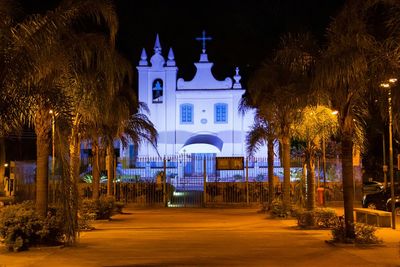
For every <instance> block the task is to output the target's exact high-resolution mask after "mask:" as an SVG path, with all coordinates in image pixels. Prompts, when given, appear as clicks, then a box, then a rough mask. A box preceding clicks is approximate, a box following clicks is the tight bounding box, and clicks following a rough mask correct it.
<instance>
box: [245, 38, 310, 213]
mask: <svg viewBox="0 0 400 267" xmlns="http://www.w3.org/2000/svg"><path fill="white" fill-rule="evenodd" d="M315 54H316V45H315V42H314V41H313V39H312V37H311V36H310V35H309V34H298V35H292V34H288V35H285V36H284V37H282V39H281V44H280V48H279V49H278V50H277V52H276V54H275V57H274V59H273V60H270V61H267V62H266V63H265V64H264V65H263V66H262V67H261V68H260V69H259V70H258V71H257V72H256V74H255V75H254V77H253V78H252V81H251V82H250V83H249V88H248V95H249V96H250V99H251V100H250V101H248V103H250V104H251V106H252V107H254V108H256V109H258V110H259V114H260V115H262V116H261V118H264V119H265V120H267V122H268V123H269V125H270V126H273V132H274V134H276V135H277V136H278V138H279V140H280V143H281V144H282V157H283V169H284V178H283V203H284V205H285V206H286V207H287V208H288V207H289V206H290V203H291V200H290V140H291V135H292V126H293V124H294V123H295V122H296V120H297V119H298V118H299V116H300V111H301V110H302V109H303V108H304V107H305V106H306V105H307V104H308V102H309V101H310V100H311V99H313V98H312V97H311V94H310V90H311V89H310V81H311V75H312V68H313V62H314V55H315ZM271 130H272V128H271Z"/></svg>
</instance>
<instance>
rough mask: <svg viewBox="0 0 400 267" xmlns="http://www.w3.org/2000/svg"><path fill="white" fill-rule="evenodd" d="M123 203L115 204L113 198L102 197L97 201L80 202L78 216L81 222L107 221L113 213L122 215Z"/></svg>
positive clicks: (86, 200)
mask: <svg viewBox="0 0 400 267" xmlns="http://www.w3.org/2000/svg"><path fill="white" fill-rule="evenodd" d="M123 207H124V203H122V202H116V201H115V199H114V197H110V196H102V197H100V198H99V199H98V200H93V199H85V200H83V201H82V204H81V207H80V210H79V215H80V218H82V219H83V220H86V221H88V220H108V219H110V218H111V216H112V215H113V213H114V212H118V213H122V208H123Z"/></svg>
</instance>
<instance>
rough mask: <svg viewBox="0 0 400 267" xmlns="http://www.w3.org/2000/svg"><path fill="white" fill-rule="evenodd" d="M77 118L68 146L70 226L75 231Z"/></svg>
mask: <svg viewBox="0 0 400 267" xmlns="http://www.w3.org/2000/svg"><path fill="white" fill-rule="evenodd" d="M78 125H79V118H78V116H77V117H76V118H75V120H74V122H73V126H72V130H71V137H70V144H69V156H70V162H69V164H70V186H71V188H70V190H69V192H70V196H69V197H70V206H71V212H72V217H73V222H72V225H73V226H75V229H77V226H78V205H79V192H78V181H79V168H80V159H81V158H80V156H81V154H80V145H81V142H80V137H79V133H78V129H77V128H78Z"/></svg>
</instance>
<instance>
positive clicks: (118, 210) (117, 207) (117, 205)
mask: <svg viewBox="0 0 400 267" xmlns="http://www.w3.org/2000/svg"><path fill="white" fill-rule="evenodd" d="M124 206H125V204H124V202H120V201H116V202H114V211H115V212H116V213H122V209H123V208H124Z"/></svg>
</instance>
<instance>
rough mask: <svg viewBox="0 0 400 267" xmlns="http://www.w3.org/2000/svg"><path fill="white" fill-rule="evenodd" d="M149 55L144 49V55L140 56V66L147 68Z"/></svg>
mask: <svg viewBox="0 0 400 267" xmlns="http://www.w3.org/2000/svg"><path fill="white" fill-rule="evenodd" d="M147 65H148V62H147V54H146V49H144V48H143V49H142V54H141V55H140V61H139V66H147Z"/></svg>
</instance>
